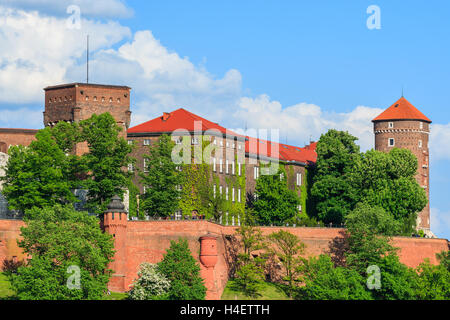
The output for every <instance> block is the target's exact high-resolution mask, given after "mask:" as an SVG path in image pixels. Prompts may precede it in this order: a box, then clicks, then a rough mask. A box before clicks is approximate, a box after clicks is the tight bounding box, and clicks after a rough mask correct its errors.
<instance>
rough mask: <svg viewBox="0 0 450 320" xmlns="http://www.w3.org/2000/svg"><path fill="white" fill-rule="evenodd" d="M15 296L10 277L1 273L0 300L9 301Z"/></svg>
mask: <svg viewBox="0 0 450 320" xmlns="http://www.w3.org/2000/svg"><path fill="white" fill-rule="evenodd" d="M13 296H14V291H13V290H12V288H11V284H10V283H9V280H8V277H7V276H6V275H5V274H4V273H3V272H0V300H7V299H10V298H12V297H13Z"/></svg>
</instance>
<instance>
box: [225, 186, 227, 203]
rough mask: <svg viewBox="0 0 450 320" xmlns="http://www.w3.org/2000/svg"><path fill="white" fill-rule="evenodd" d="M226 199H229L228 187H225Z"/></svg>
mask: <svg viewBox="0 0 450 320" xmlns="http://www.w3.org/2000/svg"><path fill="white" fill-rule="evenodd" d="M225 200H228V187H225Z"/></svg>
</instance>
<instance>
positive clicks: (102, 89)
mask: <svg viewBox="0 0 450 320" xmlns="http://www.w3.org/2000/svg"><path fill="white" fill-rule="evenodd" d="M44 90H45V111H44V125H45V126H53V125H55V124H56V123H57V122H59V121H70V122H73V121H80V120H84V119H88V118H90V117H91V116H92V115H93V114H94V113H95V114H98V115H99V114H102V113H105V112H109V113H110V114H111V115H112V116H113V117H114V119H116V122H117V124H118V125H119V126H120V127H121V128H122V132H121V134H122V136H123V138H125V139H126V134H127V129H128V127H129V125H130V117H131V111H130V90H131V88H130V87H126V86H113V85H103V84H91V83H70V84H63V85H57V86H51V87H46V88H44ZM85 152H87V145H86V143H81V144H78V145H77V146H76V150H75V153H76V154H79V155H80V154H83V153H85Z"/></svg>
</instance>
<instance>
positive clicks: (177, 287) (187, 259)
mask: <svg viewBox="0 0 450 320" xmlns="http://www.w3.org/2000/svg"><path fill="white" fill-rule="evenodd" d="M158 271H159V272H161V273H162V274H163V275H164V276H165V277H166V278H167V279H168V280H169V281H170V283H171V286H170V289H169V291H168V299H170V300H203V299H205V296H206V287H205V285H204V284H203V279H202V278H201V276H200V266H199V264H198V262H197V261H195V259H194V257H193V256H192V254H191V251H190V250H189V247H188V243H187V241H186V240H185V239H180V240H179V241H178V242H176V241H171V242H170V248H169V249H167V252H166V254H165V255H164V258H163V259H162V260H161V261H160V262H159V263H158Z"/></svg>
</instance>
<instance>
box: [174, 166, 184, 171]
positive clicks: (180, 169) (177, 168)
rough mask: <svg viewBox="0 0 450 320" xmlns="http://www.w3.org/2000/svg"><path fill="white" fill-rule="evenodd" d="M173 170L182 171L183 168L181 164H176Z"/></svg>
mask: <svg viewBox="0 0 450 320" xmlns="http://www.w3.org/2000/svg"><path fill="white" fill-rule="evenodd" d="M175 170H177V171H183V169H182V168H181V166H176V167H175Z"/></svg>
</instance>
